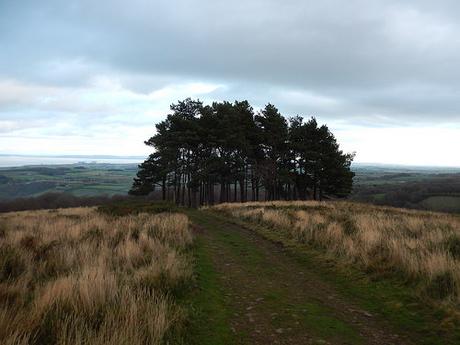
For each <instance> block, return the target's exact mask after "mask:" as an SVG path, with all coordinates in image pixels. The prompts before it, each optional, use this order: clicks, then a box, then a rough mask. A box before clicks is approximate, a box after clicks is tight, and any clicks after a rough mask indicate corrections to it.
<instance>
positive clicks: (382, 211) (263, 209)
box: [212, 202, 460, 324]
mask: <svg viewBox="0 0 460 345" xmlns="http://www.w3.org/2000/svg"><path fill="white" fill-rule="evenodd" d="M212 209H213V210H215V211H218V212H221V213H224V214H226V215H229V216H231V217H233V218H235V219H239V220H243V221H244V222H247V223H248V224H259V225H262V226H264V227H265V228H267V229H269V231H270V232H272V233H273V234H276V235H277V237H281V238H286V239H289V240H291V241H294V242H297V243H300V244H307V245H309V246H311V247H313V248H317V249H319V250H321V251H323V252H324V253H326V254H327V257H328V258H329V259H328V260H330V261H331V262H335V264H336V265H340V266H345V267H346V266H349V267H354V268H358V269H359V270H360V271H361V272H363V273H365V274H366V275H367V276H369V277H371V278H372V277H373V279H377V280H382V279H383V280H385V279H387V278H389V279H391V280H393V279H396V281H397V282H400V283H401V284H403V285H405V286H407V287H410V290H411V291H412V292H413V294H414V295H416V296H417V298H419V300H423V301H425V302H429V303H430V304H431V305H432V306H434V307H436V308H440V310H441V309H442V310H443V311H444V312H445V313H446V314H445V315H446V316H445V318H446V319H445V321H446V322H447V323H451V322H454V323H455V324H457V322H458V320H459V315H460V308H459V305H460V218H459V217H456V216H449V215H446V214H441V213H430V212H421V211H410V210H405V209H395V208H388V207H377V206H371V205H365V204H356V203H348V202H329V203H321V202H262V203H246V204H222V205H217V206H214V207H213V208H212ZM451 317H452V318H451ZM454 319H455V320H456V321H453V320H454Z"/></svg>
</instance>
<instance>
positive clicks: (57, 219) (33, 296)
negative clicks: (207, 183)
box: [0, 208, 192, 345]
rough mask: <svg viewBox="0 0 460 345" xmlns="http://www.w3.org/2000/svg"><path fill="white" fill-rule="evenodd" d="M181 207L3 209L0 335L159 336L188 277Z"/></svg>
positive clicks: (140, 339)
mask: <svg viewBox="0 0 460 345" xmlns="http://www.w3.org/2000/svg"><path fill="white" fill-rule="evenodd" d="M191 241H192V236H191V232H190V230H189V226H188V219H187V217H186V216H185V215H182V214H158V215H148V214H140V215H136V216H126V217H122V218H111V217H108V216H104V215H101V214H99V213H97V212H96V210H94V209H92V208H74V209H65V210H59V211H33V212H17V213H8V214H5V215H2V216H1V217H0V343H1V344H69V345H70V344H160V343H162V342H164V341H165V340H166V339H167V337H168V336H169V334H171V333H172V332H173V331H175V330H176V328H177V327H179V326H180V325H181V323H182V322H183V319H184V312H183V310H182V309H181V307H179V306H178V305H177V304H175V303H174V300H173V298H174V293H175V291H177V289H178V288H180V287H181V286H182V284H184V283H186V282H187V281H188V280H189V279H190V278H191V274H192V271H191V264H190V260H189V258H188V256H187V255H186V254H185V249H186V247H187V246H189V245H190V243H191Z"/></svg>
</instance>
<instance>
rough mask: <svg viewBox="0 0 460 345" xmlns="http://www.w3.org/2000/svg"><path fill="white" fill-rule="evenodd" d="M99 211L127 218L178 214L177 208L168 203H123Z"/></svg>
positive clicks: (100, 207)
mask: <svg viewBox="0 0 460 345" xmlns="http://www.w3.org/2000/svg"><path fill="white" fill-rule="evenodd" d="M98 211H99V212H100V213H102V214H106V215H109V216H127V215H129V214H139V213H151V214H157V213H163V212H176V211H177V206H176V205H174V204H172V203H168V202H160V201H154V202H148V201H123V202H117V203H111V204H109V205H103V206H99V207H98Z"/></svg>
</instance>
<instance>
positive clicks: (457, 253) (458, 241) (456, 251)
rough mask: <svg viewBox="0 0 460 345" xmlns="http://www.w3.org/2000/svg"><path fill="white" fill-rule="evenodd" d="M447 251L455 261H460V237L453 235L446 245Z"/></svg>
mask: <svg viewBox="0 0 460 345" xmlns="http://www.w3.org/2000/svg"><path fill="white" fill-rule="evenodd" d="M446 247H447V251H448V252H449V253H450V255H452V257H454V258H455V259H460V237H459V236H456V235H452V236H451V237H450V238H449V239H448V240H447V243H446Z"/></svg>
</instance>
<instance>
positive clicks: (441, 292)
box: [427, 272, 456, 299]
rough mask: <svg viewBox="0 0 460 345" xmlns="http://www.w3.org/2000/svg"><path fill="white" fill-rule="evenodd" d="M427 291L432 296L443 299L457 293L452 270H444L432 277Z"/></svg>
mask: <svg viewBox="0 0 460 345" xmlns="http://www.w3.org/2000/svg"><path fill="white" fill-rule="evenodd" d="M427 293H428V295H429V296H430V297H432V298H437V299H443V298H446V297H448V296H451V295H455V293H456V286H455V279H454V276H453V275H452V273H451V272H444V273H440V274H438V275H436V276H435V277H434V278H433V279H431V281H430V283H429V284H428V287H427Z"/></svg>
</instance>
